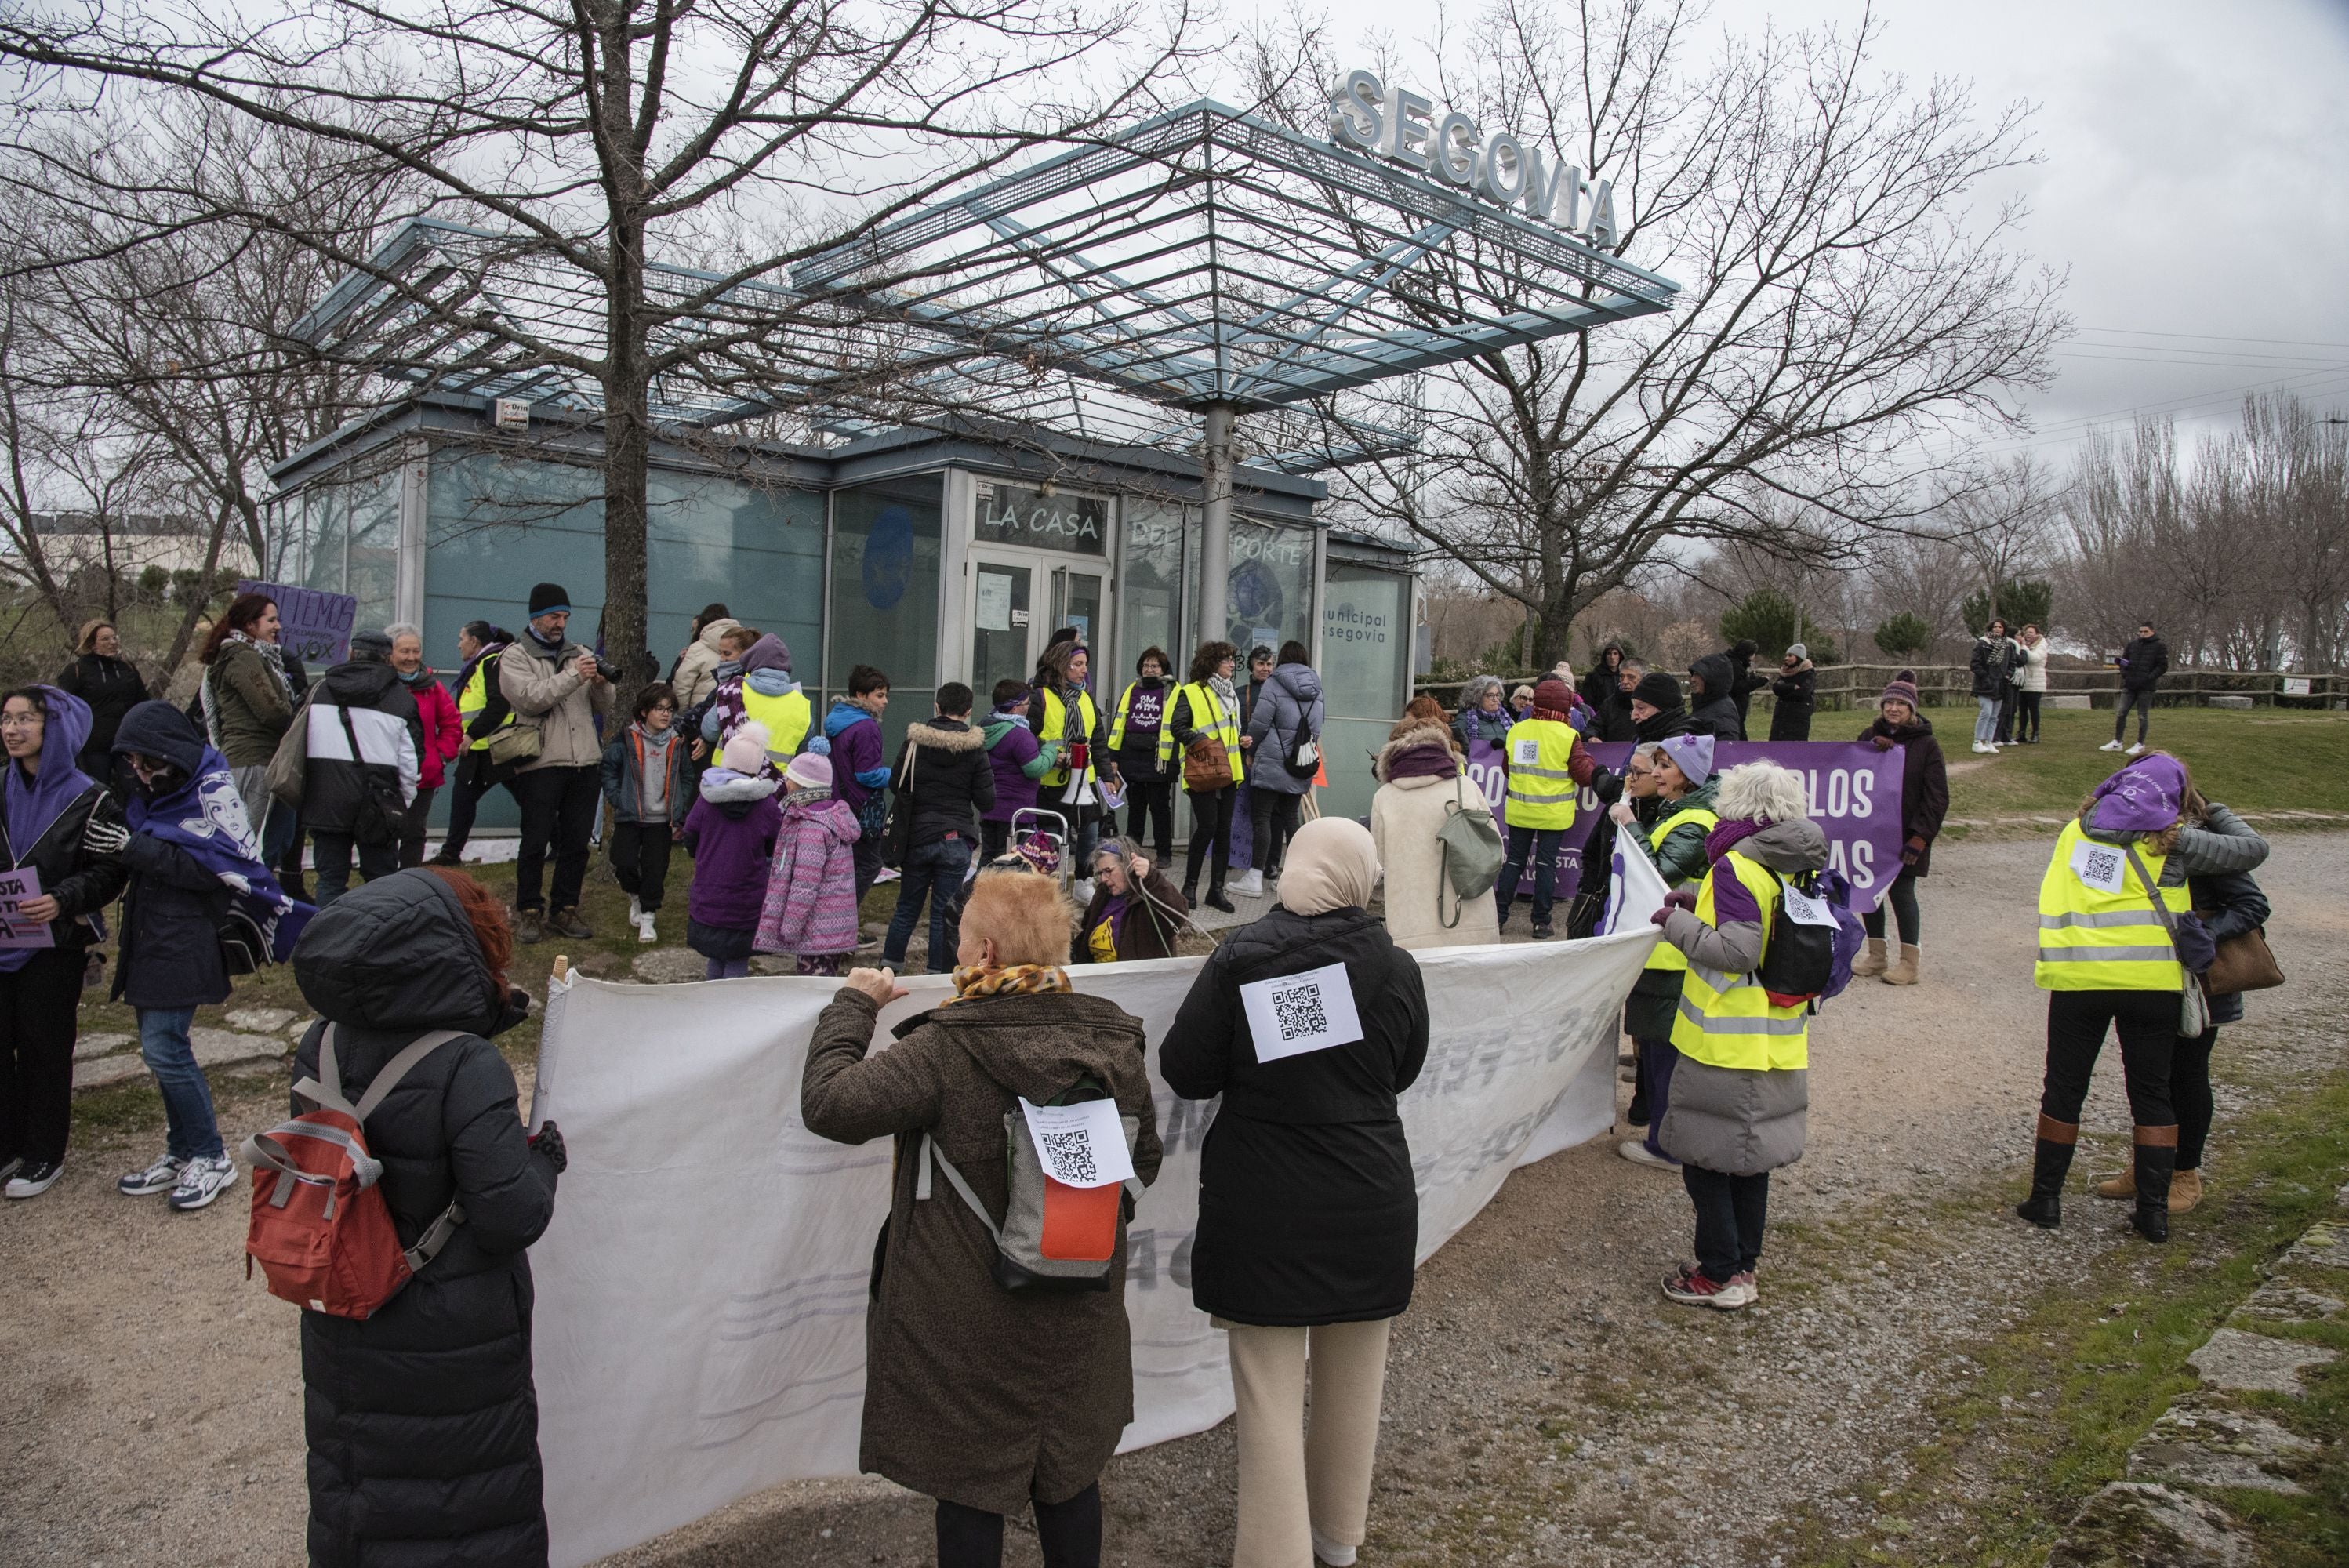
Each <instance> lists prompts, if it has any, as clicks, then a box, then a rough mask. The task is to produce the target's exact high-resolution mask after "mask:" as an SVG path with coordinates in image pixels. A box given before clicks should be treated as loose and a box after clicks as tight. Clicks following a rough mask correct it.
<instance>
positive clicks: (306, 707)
mask: <svg viewBox="0 0 2349 1568" xmlns="http://www.w3.org/2000/svg"><path fill="white" fill-rule="evenodd" d="M309 769H310V699H309V698H308V697H306V696H305V697H304V698H303V699H302V701H301V703H300V705H299V706H297V707H295V709H294V722H293V723H291V724H289V725H287V726H286V727H285V734H284V735H281V736H279V737H278V738H277V749H276V750H275V751H274V752H273V753H271V754H270V758H269V772H268V775H267V779H268V784H269V798H270V799H273V800H274V801H276V802H277V803H278V804H279V805H281V806H290V807H292V808H294V809H295V810H301V808H302V779H303V776H304V775H305V773H307V772H308V771H309Z"/></svg>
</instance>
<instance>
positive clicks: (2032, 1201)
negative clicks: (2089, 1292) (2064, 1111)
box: [2014, 1116, 2168, 1231]
mask: <svg viewBox="0 0 2349 1568" xmlns="http://www.w3.org/2000/svg"><path fill="white" fill-rule="evenodd" d="M2050 1134H2053V1135H2054V1136H2052V1137H2051V1136H2050ZM2079 1140H2080V1124H2079V1123H2078V1122H2075V1121H2057V1120H2056V1119H2054V1118H2053V1117H2047V1116H2043V1117H2041V1118H2040V1119H2039V1143H2038V1148H2037V1150H2036V1151H2035V1152H2034V1153H2033V1156H2032V1161H2031V1196H2030V1197H2028V1198H2025V1199H2024V1200H2023V1202H2020V1203H2017V1204H2016V1205H2015V1206H2014V1212H2016V1213H2018V1214H2020V1215H2022V1216H2023V1218H2024V1219H2026V1220H2028V1221H2030V1222H2032V1223H2033V1224H2034V1225H2037V1226H2039V1227H2041V1228H2042V1229H2044V1230H2049V1231H2052V1230H2054V1228H2055V1227H2056V1226H2058V1225H2060V1224H2062V1223H2063V1222H2064V1177H2065V1176H2067V1175H2069V1174H2070V1173H2071V1171H2072V1150H2073V1148H2074V1146H2075V1145H2076V1144H2077V1143H2078V1142H2079ZM2163 1191H2164V1192H2167V1191H2168V1182H2167V1181H2165V1182H2164V1183H2163Z"/></svg>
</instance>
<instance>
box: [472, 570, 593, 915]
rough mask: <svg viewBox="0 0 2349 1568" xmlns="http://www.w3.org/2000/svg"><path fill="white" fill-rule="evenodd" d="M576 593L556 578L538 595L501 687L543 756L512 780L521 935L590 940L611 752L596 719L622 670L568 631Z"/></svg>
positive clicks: (506, 657)
mask: <svg viewBox="0 0 2349 1568" xmlns="http://www.w3.org/2000/svg"><path fill="white" fill-rule="evenodd" d="M570 624H571V595H570V594H569V593H565V592H564V590H563V589H562V588H561V587H560V586H558V585H557V584H555V583H540V584H539V585H538V586H537V587H535V588H533V589H532V590H531V591H530V624H529V626H528V627H527V628H526V629H525V630H524V631H523V635H522V639H521V640H520V641H519V642H517V643H515V644H514V645H513V646H512V647H510V648H508V649H507V650H506V651H505V653H504V654H503V655H501V656H500V657H499V659H498V689H499V690H500V691H501V692H502V693H504V694H505V699H506V701H507V702H508V703H510V704H512V707H513V710H514V712H515V714H516V715H517V716H519V717H518V720H517V722H519V723H522V724H526V725H531V726H533V727H536V729H537V730H538V733H539V748H538V755H537V756H536V757H534V758H531V759H530V760H529V761H527V762H525V763H523V765H522V767H521V769H520V770H519V771H517V772H516V773H515V774H514V776H513V780H512V783H511V784H510V785H509V786H508V788H509V789H512V791H513V795H514V799H516V800H518V801H520V802H521V803H522V845H521V849H520V851H519V852H518V853H517V854H516V855H515V857H514V912H515V916H516V918H515V921H514V935H515V937H516V939H517V940H520V941H523V942H543V941H544V940H546V934H547V932H548V931H549V930H550V929H551V930H553V931H554V933H555V934H557V935H561V936H569V937H574V938H576V939H580V940H583V941H584V940H585V939H586V938H588V937H591V936H593V935H595V933H594V932H593V931H591V930H589V929H588V926H587V923H586V922H585V921H583V920H581V919H580V918H579V888H580V884H581V883H582V882H585V880H586V876H587V838H588V835H589V833H590V832H591V831H592V830H594V828H595V811H596V807H597V805H598V803H599V802H600V801H601V800H602V799H603V781H602V772H601V767H602V761H603V748H602V746H601V745H600V744H599V743H598V742H597V739H596V734H595V720H596V718H597V717H598V716H602V717H610V716H611V712H612V676H614V674H616V671H615V670H614V669H613V668H612V667H611V666H610V665H607V664H605V663H604V662H603V661H600V660H598V659H597V658H596V656H595V654H594V653H593V652H592V651H590V650H589V649H587V648H584V647H582V646H580V645H578V644H577V643H574V642H573V641H571V640H570V639H569V638H568V637H566V636H565V635H564V631H565V629H566V628H567V627H568V626H569V625H570ZM550 842H551V843H552V844H553V845H554V892H553V900H554V913H553V915H552V916H550V915H549V914H548V913H546V901H545V899H543V897H542V896H541V893H540V882H541V878H542V876H543V873H544V871H545V866H546V852H547V846H548V844H549V843H550Z"/></svg>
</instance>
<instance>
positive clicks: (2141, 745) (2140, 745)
mask: <svg viewBox="0 0 2349 1568" xmlns="http://www.w3.org/2000/svg"><path fill="white" fill-rule="evenodd" d="M2144 749H2145V742H2144V741H2142V740H2140V741H2138V742H2137V744H2136V745H2135V746H2132V747H2130V748H2128V754H2129V755H2130V756H2131V757H2135V756H2136V755H2137V753H2138V752H2140V751H2143V750H2144Z"/></svg>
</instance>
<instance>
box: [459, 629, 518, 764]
mask: <svg viewBox="0 0 2349 1568" xmlns="http://www.w3.org/2000/svg"><path fill="white" fill-rule="evenodd" d="M504 654H505V650H504V649H503V648H500V649H499V650H498V651H497V652H496V653H494V654H491V655H487V656H486V657H483V658H480V659H476V660H475V661H474V662H473V673H472V674H471V675H470V676H466V677H465V689H464V690H462V691H460V692H459V693H458V694H457V722H458V723H460V724H461V725H463V726H464V727H465V728H466V729H468V730H471V728H472V727H473V720H475V719H477V718H479V717H481V710H482V709H483V708H485V707H489V706H490V676H492V674H494V673H495V671H496V669H497V664H498V660H499V659H500V658H501V657H502V656H503V655H504ZM513 722H514V712H513V709H512V708H511V707H509V708H507V709H506V716H505V717H504V718H503V719H502V720H500V721H499V723H498V726H497V728H496V729H492V730H491V731H490V733H489V735H484V736H482V737H481V738H480V739H479V740H476V741H473V742H472V743H471V744H470V745H469V746H467V747H466V749H467V750H468V751H487V750H488V749H489V748H490V739H491V737H492V736H494V735H496V734H497V732H498V730H499V729H504V728H507V727H510V726H512V723H513Z"/></svg>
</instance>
